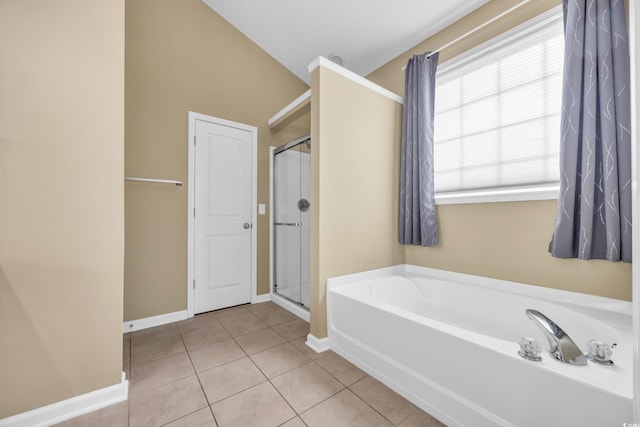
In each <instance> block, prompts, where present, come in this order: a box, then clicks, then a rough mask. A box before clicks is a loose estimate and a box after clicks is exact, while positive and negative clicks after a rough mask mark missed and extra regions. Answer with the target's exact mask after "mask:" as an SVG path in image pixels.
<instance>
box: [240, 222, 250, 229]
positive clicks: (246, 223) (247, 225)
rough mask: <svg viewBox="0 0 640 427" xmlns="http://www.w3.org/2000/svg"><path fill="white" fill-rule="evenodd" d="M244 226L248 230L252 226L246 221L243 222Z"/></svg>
mask: <svg viewBox="0 0 640 427" xmlns="http://www.w3.org/2000/svg"><path fill="white" fill-rule="evenodd" d="M242 228H244V229H245V230H248V229H250V228H251V224H249V223H248V222H245V223H244V224H242Z"/></svg>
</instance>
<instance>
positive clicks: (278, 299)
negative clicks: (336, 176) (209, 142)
mask: <svg viewBox="0 0 640 427" xmlns="http://www.w3.org/2000/svg"><path fill="white" fill-rule="evenodd" d="M309 138H310V135H305V136H302V137H300V138H296V139H294V140H292V141H290V142H288V143H287V144H285V145H281V146H279V147H269V295H270V297H271V301H273V302H274V303H276V304H278V305H279V306H281V307H282V308H284V309H285V310H288V311H289V312H291V313H293V314H295V315H296V316H298V317H299V318H301V319H303V320H305V321H307V322H309V319H310V316H309V312H310V308H309V309H307V308H305V307H304V306H301V305H299V304H296V303H295V302H293V301H291V300H289V299H288V298H286V297H284V296H282V295H279V294H278V293H277V292H275V291H274V284H275V273H276V271H275V253H276V247H275V233H274V225H273V223H274V218H275V216H274V214H275V211H274V206H275V203H274V201H275V200H274V194H275V191H274V189H275V156H276V150H278V149H280V148H283V149H282V150H279V151H278V153H280V152H282V151H285V150H287V149H289V148H293V147H295V146H297V145H299V144H301V143H304V141H306V140H307V139H309Z"/></svg>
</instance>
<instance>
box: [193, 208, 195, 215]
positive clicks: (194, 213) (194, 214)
mask: <svg viewBox="0 0 640 427" xmlns="http://www.w3.org/2000/svg"><path fill="white" fill-rule="evenodd" d="M193 216H196V208H193Z"/></svg>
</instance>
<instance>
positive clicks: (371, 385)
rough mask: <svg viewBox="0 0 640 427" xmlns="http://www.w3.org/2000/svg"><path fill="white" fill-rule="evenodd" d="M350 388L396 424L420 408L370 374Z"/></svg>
mask: <svg viewBox="0 0 640 427" xmlns="http://www.w3.org/2000/svg"><path fill="white" fill-rule="evenodd" d="M349 389H350V390H351V391H352V392H354V393H355V394H357V395H358V396H360V398H361V399H362V400H364V401H365V402H367V403H368V404H369V405H371V406H372V407H373V409H375V410H376V411H378V412H380V413H381V414H382V415H383V416H384V417H385V418H387V419H388V420H389V421H391V422H392V423H393V424H396V425H397V424H400V423H401V422H402V421H403V420H404V419H406V418H407V417H408V416H409V415H411V414H412V413H413V412H415V410H416V409H418V408H417V407H416V406H415V405H414V404H413V403H411V402H409V401H408V400H407V399H405V398H404V397H402V396H400V395H399V394H398V393H396V392H395V391H393V390H391V389H390V388H389V387H387V386H386V385H384V384H382V383H381V382H379V381H377V380H376V379H374V378H372V377H370V376H366V377H364V378H363V379H361V380H360V381H358V382H356V383H355V384H353V385H352V386H351V387H349Z"/></svg>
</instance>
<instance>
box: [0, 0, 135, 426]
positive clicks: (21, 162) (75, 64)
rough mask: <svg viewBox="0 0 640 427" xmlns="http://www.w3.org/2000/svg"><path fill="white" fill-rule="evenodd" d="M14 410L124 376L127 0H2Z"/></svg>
mask: <svg viewBox="0 0 640 427" xmlns="http://www.w3.org/2000/svg"><path fill="white" fill-rule="evenodd" d="M0 94H1V95H0V200H1V201H0V346H1V347H2V350H0V419H1V418H4V417H8V416H11V415H14V414H17V413H21V412H24V411H28V410H32V409H35V408H38V407H41V406H44V405H47V404H50V403H54V402H57V401H60V400H64V399H67V398H70V397H73V396H77V395H80V394H84V393H87V392H90V391H93V390H96V389H100V388H103V387H107V386H110V385H113V384H117V383H120V379H121V372H122V295H123V284H122V283H123V257H124V215H123V212H124V206H123V201H124V190H123V179H122V177H123V173H124V0H94V1H91V2H88V1H85V0H56V1H53V2H52V1H47V0H0Z"/></svg>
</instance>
